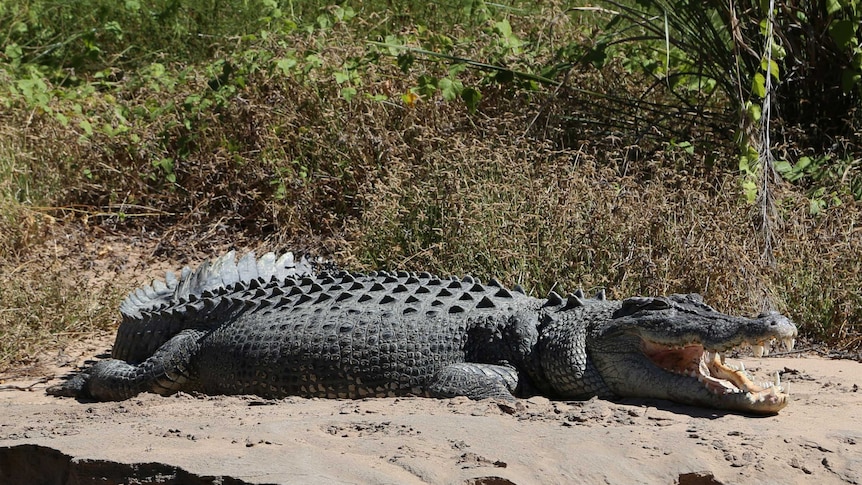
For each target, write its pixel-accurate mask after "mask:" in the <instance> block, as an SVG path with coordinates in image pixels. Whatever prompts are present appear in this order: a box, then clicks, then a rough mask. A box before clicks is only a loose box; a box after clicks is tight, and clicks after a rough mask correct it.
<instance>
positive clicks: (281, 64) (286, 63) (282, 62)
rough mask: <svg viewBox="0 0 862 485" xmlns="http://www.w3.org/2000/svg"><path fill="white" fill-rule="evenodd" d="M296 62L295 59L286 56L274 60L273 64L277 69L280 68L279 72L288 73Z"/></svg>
mask: <svg viewBox="0 0 862 485" xmlns="http://www.w3.org/2000/svg"><path fill="white" fill-rule="evenodd" d="M296 64H297V61H296V59H293V58H287V59H279V60H278V61H276V63H275V66H276V67H278V68H279V69H281V72H282V73H284V74H285V75H289V74H290V71H291V70H292V69H293V68H294V67H296Z"/></svg>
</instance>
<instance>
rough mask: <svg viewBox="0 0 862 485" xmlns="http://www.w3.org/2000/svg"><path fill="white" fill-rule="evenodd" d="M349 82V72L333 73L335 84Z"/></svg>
mask: <svg viewBox="0 0 862 485" xmlns="http://www.w3.org/2000/svg"><path fill="white" fill-rule="evenodd" d="M349 80H350V72H349V71H338V72H336V73H335V82H336V83H338V84H344V83H345V82H347V81H349Z"/></svg>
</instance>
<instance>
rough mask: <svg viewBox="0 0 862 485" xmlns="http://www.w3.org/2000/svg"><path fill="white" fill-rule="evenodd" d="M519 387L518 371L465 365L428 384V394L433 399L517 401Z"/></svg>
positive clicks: (445, 370)
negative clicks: (457, 397)
mask: <svg viewBox="0 0 862 485" xmlns="http://www.w3.org/2000/svg"><path fill="white" fill-rule="evenodd" d="M517 387H518V371H517V370H516V369H514V368H513V367H509V366H505V365H493V364H476V363H471V362H462V363H456V364H449V365H447V366H446V367H443V368H442V369H440V371H439V372H437V374H435V375H434V377H433V379H432V380H431V382H430V383H429V384H428V393H429V394H430V395H431V396H433V397H455V396H466V397H469V398H470V399H476V400H478V399H485V398H489V397H490V398H497V399H506V400H513V399H514V398H515V397H514V395H513V393H514V392H515V389H516V388H517Z"/></svg>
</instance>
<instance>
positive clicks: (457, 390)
mask: <svg viewBox="0 0 862 485" xmlns="http://www.w3.org/2000/svg"><path fill="white" fill-rule="evenodd" d="M318 269H319V268H316V267H314V264H313V262H312V261H310V260H309V259H307V258H295V257H294V255H293V254H292V253H285V254H283V255H282V256H281V257H277V256H276V255H275V254H274V253H267V254H266V255H264V256H262V257H260V258H259V259H258V258H256V257H255V255H254V253H248V254H246V255H245V256H244V257H242V258H240V259H239V260H237V258H236V253H235V252H234V251H231V252H229V253H227V254H225V255H224V256H222V257H220V258H217V259H215V260H212V261H210V262H205V263H203V264H201V265H200V266H199V267H198V268H197V269H195V270H192V269H190V268H188V267H186V268H184V269H183V270H182V272H181V274H180V275H179V277H177V276H176V275H174V274H173V273H171V272H168V273H167V274H166V276H165V279H164V281H161V280H156V281H154V282H153V283H152V284H149V285H144V286H142V287H141V288H139V289H137V290H136V291H133V292H132V293H130V294H129V296H128V297H127V298H126V299H125V301H123V303H122V304H121V306H120V311H121V314H122V322H121V324H120V326H119V328H118V331H117V337H116V340H115V343H114V345H113V348H112V354H111V358H109V359H103V360H100V361H98V362H96V363H94V364H93V365H91V366H90V367H89V368H85V369H83V370H82V371H80V372H78V373H75V374H73V375H72V376H71V377H70V378H67V380H66V381H65V382H63V383H61V384H59V385H56V386H53V387H51V388H49V389H48V393H49V394H52V395H55V396H70V397H77V398H79V399H84V400H105V401H107V400H124V399H128V398H130V397H133V396H135V395H137V394H139V393H141V392H154V393H158V394H162V395H170V394H172V393H176V392H178V391H185V392H197V393H203V394H254V395H258V396H261V397H264V398H281V397H285V396H291V395H293V396H305V397H325V398H339V399H352V398H364V397H384V396H408V395H413V396H427V397H454V396H467V397H469V398H471V399H483V398H497V399H508V400H512V399H517V398H518V397H526V396H531V395H544V396H547V397H548V398H552V399H587V398H591V397H593V396H597V397H599V398H605V399H617V398H629V397H634V398H655V399H662V400H669V401H673V402H676V403H680V404H686V405H695V406H703V407H709V408H717V409H724V410H729V411H735V412H743V413H753V414H775V413H777V412H778V411H779V410H780V409H782V408H783V407H784V406H785V405H786V404H787V402H788V395H787V394H786V393H785V391H784V389H783V387H782V385H781V383H780V378H779V376H778V374H776V376H775V378H774V380H773V381H770V382H766V383H755V382H754V381H752V379H751V376H750V375H749V374H748V373H747V372H746V371H745V369H744V367H743V366H742V365H741V364H740V365H739V366H735V365H732V364H730V363H728V362H726V360H725V357H726V354H727V353H728V352H729V351H731V350H733V349H735V348H737V347H741V346H746V345H751V346H753V347H754V349H755V353H756V354H761V355H762V353H763V352H764V351H765V350H764V349H765V346H767V345H769V343H770V342H781V343H783V344H784V345H785V347H786V348H791V349H792V346H793V342H794V341H795V337H796V335H797V330H796V326H795V325H794V324H793V322H791V321H790V320H789V319H788V318H787V317H785V316H783V315H781V314H779V313H777V312H770V313H764V314H761V315H759V316H758V317H756V318H745V317H736V316H731V315H727V314H724V313H722V312H719V311H717V310H715V309H713V308H712V307H710V306H709V305H707V304H705V303H704V302H703V299H702V298H701V296H700V295H698V294H674V295H670V296H660V297H641V296H638V297H632V298H626V299H624V300H612V299H609V298H607V297H606V296H605V292H604V291H603V290H602V291H599V292H598V293H596V294H595V295H592V296H586V295H585V294H584V293H583V292H582V291H580V290H579V291H576V292H574V293H571V294H569V295H567V296H566V297H563V296H560V295H559V294H557V293H556V292H554V291H551V292H550V293H549V295H548V296H547V297H546V298H535V297H532V296H529V295H527V294H525V292H524V291H523V289H522V288H521V287H520V286H514V287H512V288H509V287H506V286H504V285H503V284H501V283H500V282H498V281H497V280H496V279H491V280H489V281H487V282H485V283H483V282H482V281H480V280H479V279H477V278H473V277H471V276H464V277H461V278H459V277H454V276H453V277H447V278H443V277H438V276H435V275H433V274H430V273H427V272H421V273H415V272H406V271H395V272H388V271H373V272H368V273H355V272H349V271H344V270H339V269H335V268H329V269H331V270H327V271H318Z"/></svg>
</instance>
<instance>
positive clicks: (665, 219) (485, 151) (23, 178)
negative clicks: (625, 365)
mask: <svg viewBox="0 0 862 485" xmlns="http://www.w3.org/2000/svg"><path fill="white" fill-rule="evenodd" d="M334 35H335V36H336V37H337V38H338V40H337V41H334V40H333V39H320V38H314V37H309V36H303V35H297V36H296V37H295V38H292V39H291V43H289V45H290V46H291V49H294V50H296V51H299V52H303V49H309V50H311V49H316V50H315V52H317V55H318V56H319V57H320V58H321V59H322V61H323V65H324V66H341V65H342V64H343V61H344V60H345V59H348V58H350V57H357V56H361V55H362V53H363V52H364V48H363V47H362V43H361V42H360V41H356V42H348V41H347V40H346V39H345V38H344V37H343V35H344V33H343V32H340V33H336V34H334ZM329 41H331V42H329ZM265 47H266V49H265V50H266V51H267V52H269V53H271V55H273V56H274V57H276V58H277V57H279V56H282V55H288V51H286V50H285V48H284V47H281V46H280V45H277V44H273V45H268V46H265ZM612 68H613V67H612ZM428 69H429V72H435V71H434V70H435V69H439V68H438V67H435V66H429V67H428ZM619 74H620V73H598V74H597V73H580V74H573V78H572V79H570V82H571V83H572V84H573V85H579V86H582V87H590V88H595V89H602V88H603V87H604V88H607V87H608V85H607V84H603V83H611V87H612V88H613V89H617V90H618V89H621V88H626V86H628V88H630V89H632V90H636V89H638V83H637V80H636V79H633V80H630V81H629V82H628V84H621V81H620V79H621V78H622V77H623V76H620V75H619ZM415 76H416V75H415V74H412V75H405V74H403V73H402V72H401V71H400V70H398V68H397V67H396V66H394V65H390V64H387V63H385V62H380V63H378V64H372V65H370V66H368V67H367V69H366V70H365V71H364V73H363V84H362V86H361V87H360V95H359V96H357V98H355V99H354V100H353V101H351V102H346V101H344V100H342V99H339V97H338V90H339V88H340V86H339V85H338V84H337V83H336V82H335V81H334V80H333V77H332V75H331V72H328V71H325V69H324V70H321V71H312V72H310V73H309V74H307V75H304V76H300V75H296V76H293V77H289V76H283V75H278V74H277V73H276V72H273V71H272V70H266V69H263V70H258V71H254V72H249V73H247V75H246V81H245V87H243V88H242V89H240V90H239V91H238V92H237V93H235V94H234V95H232V96H229V97H228V98H227V99H226V100H225V101H224V103H223V104H221V105H218V106H215V107H212V108H208V109H201V110H199V111H195V110H194V106H189V105H188V101H187V100H188V98H189V96H191V95H202V94H203V95H207V96H212V95H213V93H212V92H211V91H208V89H209V87H208V81H209V79H208V78H207V77H206V76H205V75H203V74H202V72H201V70H197V71H196V70H192V72H191V74H189V75H188V76H186V77H185V78H184V79H183V80H182V82H181V83H178V84H176V85H174V86H173V87H171V88H170V89H167V88H164V86H162V87H159V88H156V87H153V86H152V85H140V86H135V87H132V86H131V85H132V83H133V82H134V78H133V77H132V76H130V80H129V81H128V82H129V84H130V86H129V88H128V89H125V90H121V91H120V92H121V93H123V95H124V96H125V98H123V99H119V100H118V99H116V97H115V95H113V94H111V93H110V92H106V93H102V92H96V93H93V95H92V96H90V97H88V98H87V99H85V100H77V101H75V102H78V103H82V104H83V106H82V111H83V112H84V113H87V116H89V117H90V118H91V119H93V120H97V121H100V122H104V123H110V122H112V120H114V118H113V114H112V113H114V109H115V108H116V106H117V105H120V106H122V107H123V109H125V110H126V112H127V117H128V118H129V119H130V120H131V124H132V126H131V130H130V131H129V132H128V133H126V134H120V135H114V136H108V135H103V134H99V133H96V134H94V135H93V136H89V137H82V136H81V135H82V131H81V129H80V127H79V126H78V125H76V124H74V123H70V124H69V125H67V126H64V125H62V124H61V123H58V122H57V121H56V120H55V119H53V118H51V117H50V116H48V115H46V114H45V113H40V112H37V111H33V110H30V111H27V110H13V111H10V112H7V113H5V114H2V115H0V133H2V135H3V136H2V137H0V175H2V180H0V195H2V196H0V342H2V347H0V369H2V368H3V367H5V366H8V365H10V364H11V363H21V362H24V361H26V360H28V359H31V358H32V357H33V356H34V355H36V354H38V353H39V352H41V351H43V350H44V349H46V348H53V347H56V346H57V345H60V344H61V343H62V340H63V339H69V338H78V337H79V336H80V335H83V334H88V333H91V332H95V331H100V330H105V329H110V328H112V326H113V325H114V321H115V318H114V314H115V311H116V310H115V308H116V307H117V305H118V303H119V300H120V298H121V296H120V295H122V293H123V292H124V291H127V290H128V288H129V284H130V283H129V281H131V280H132V277H133V276H134V277H137V278H139V277H140V274H141V273H142V272H144V268H149V267H150V266H149V262H150V261H154V260H158V261H166V260H170V261H182V262H184V263H185V262H190V263H194V262H195V261H196V260H199V259H201V258H203V257H205V255H215V253H217V252H220V251H222V250H223V249H224V248H226V247H231V246H232V247H239V248H258V249H259V248H267V249H275V250H284V249H289V248H300V249H311V250H314V251H315V252H322V253H324V254H330V255H332V256H333V259H335V260H337V261H340V262H342V263H343V264H345V265H346V266H349V267H351V268H357V269H370V268H373V267H400V268H408V269H420V268H421V269H427V270H431V271H435V272H440V273H458V274H460V273H472V274H476V275H478V276H480V277H483V278H487V277H490V276H496V277H497V278H499V279H501V280H503V281H505V282H507V283H510V284H514V283H521V284H523V285H524V286H525V287H526V288H527V289H528V290H530V291H532V292H534V293H535V294H544V293H545V292H546V291H548V290H550V289H551V288H556V289H557V290H558V291H559V290H560V288H562V289H564V290H570V289H574V288H577V287H584V288H585V289H589V290H595V289H598V288H607V289H608V291H609V292H610V294H611V295H612V296H614V297H625V296H628V295H632V294H666V293H672V292H690V291H697V292H702V293H704V294H705V296H706V298H707V300H708V301H710V302H711V303H714V304H715V306H717V307H719V308H720V309H723V310H726V311H730V312H739V313H756V312H757V311H759V310H761V309H762V308H764V307H767V306H769V307H775V308H777V309H779V310H781V311H784V312H786V313H787V314H789V315H790V316H791V317H793V318H794V319H795V320H796V321H798V322H799V323H800V325H801V328H802V331H803V333H804V334H806V335H807V336H809V337H813V338H816V339H819V340H820V341H822V342H827V343H830V344H831V345H833V346H836V347H841V348H848V349H854V348H855V349H858V348H859V347H860V345H862V343H860V340H859V339H860V335H862V294H860V289H859V288H860V287H862V266H860V264H862V263H860V261H862V230H860V227H859V225H860V222H859V221H860V219H862V208H860V207H859V206H858V204H857V203H854V202H853V201H852V200H845V204H844V205H843V206H840V207H838V208H833V209H828V210H826V211H825V212H824V213H822V214H821V215H820V216H818V217H812V216H809V215H808V213H807V202H806V199H805V197H804V196H803V195H800V193H799V192H796V191H794V190H793V189H792V188H790V187H788V188H786V191H785V192H782V193H780V194H779V196H780V200H781V204H782V205H781V206H780V208H781V211H782V214H783V216H784V221H785V223H784V225H783V226H782V227H780V228H779V229H778V232H777V234H776V236H777V242H778V245H777V248H776V254H775V259H776V265H775V267H768V266H766V265H765V264H763V263H762V261H761V258H760V245H759V242H758V235H757V234H758V233H757V231H756V229H755V222H754V220H755V219H754V218H753V213H752V208H751V207H750V206H748V205H746V204H745V203H744V202H743V201H742V197H741V194H740V191H739V189H738V179H737V175H736V174H735V172H734V169H733V165H734V161H733V160H734V158H733V157H734V152H733V148H732V147H730V148H729V147H727V146H726V145H725V144H723V142H721V141H717V138H715V137H714V136H713V135H712V134H711V132H709V131H706V130H705V129H704V128H702V127H701V128H699V130H701V131H689V132H688V136H689V137H690V138H689V139H690V140H691V141H693V142H694V144H695V146H696V151H695V154H694V155H690V154H687V153H685V152H682V151H679V150H673V149H665V144H664V143H662V142H661V140H662V138H661V136H658V137H653V138H652V141H650V142H649V143H647V142H641V140H639V139H638V138H637V137H636V136H634V135H630V134H629V135H627V134H626V133H625V132H619V131H614V130H610V131H608V130H606V129H604V128H603V127H601V126H598V125H595V124H578V123H575V122H573V121H572V120H576V119H582V118H584V116H580V115H581V114H584V113H586V112H587V111H589V110H591V109H593V108H595V105H590V104H586V105H585V104H584V100H583V99H582V98H578V97H577V96H574V95H569V94H566V93H561V94H559V95H558V96H557V97H554V98H549V97H548V96H547V95H546V94H542V93H535V92H525V91H520V90H518V89H514V88H512V87H507V86H502V87H499V86H498V87H487V88H483V89H484V95H485V98H484V102H483V104H482V106H481V107H480V110H479V112H478V113H476V114H475V115H470V114H469V113H468V112H467V110H466V108H465V107H464V106H463V105H461V104H460V103H451V102H449V103H447V102H443V101H442V100H441V99H440V98H439V97H437V98H432V99H426V100H422V101H420V102H418V103H416V104H413V105H407V104H405V103H404V102H402V101H401V99H400V94H402V93H404V92H406V91H407V89H409V88H410V87H412V86H414V85H415V84H416V77H415ZM574 77H578V78H577V79H574ZM608 80H612V81H608ZM365 94H384V95H386V96H387V97H388V100H387V101H383V102H381V101H375V100H371V99H368V98H366V97H365V96H364V95H365ZM53 103H55V106H54V108H55V109H57V110H69V109H70V106H69V104H68V103H67V104H64V102H63V101H60V100H54V101H53ZM155 105H158V106H173V108H170V109H165V110H164V111H163V112H161V113H159V114H158V116H148V115H147V114H146V112H147V110H148V109H149V108H150V107H152V106H155ZM134 113H138V114H134ZM537 114H538V115H539V116H538V118H537V116H536V115H537ZM593 114H595V113H593ZM607 115H608V116H613V110H610V109H608V114H607ZM627 116H629V117H631V116H633V115H631V114H630V113H627ZM534 122H535V123H534ZM133 135H134V137H135V138H132V136H133ZM660 135H661V134H660ZM656 140H658V141H656ZM716 155H717V157H716ZM164 157H171V158H173V159H174V160H175V166H174V170H175V175H176V180H177V182H176V184H173V183H171V182H169V181H168V180H167V178H166V175H165V173H164V172H163V170H162V169H161V168H159V167H154V165H153V161H154V160H159V159H161V158H164ZM713 158H717V159H718V160H719V162H717V163H713V162H711V161H710V162H708V159H709V160H712V159H713ZM45 207H56V208H57V209H53V210H51V209H45ZM65 232H68V233H71V234H74V235H75V236H74V237H64V233H65ZM139 240H146V241H149V242H151V243H152V244H150V243H148V244H145V245H143V246H142V245H137V244H131V243H129V244H126V245H123V244H118V243H117V241H126V242H129V241H139ZM105 241H109V243H110V244H111V245H113V246H115V248H114V250H112V251H111V252H110V254H111V255H113V256H111V258H116V257H121V258H122V257H123V256H121V255H123V254H125V258H130V257H131V258H133V259H135V260H136V261H137V259H138V258H137V256H142V260H141V261H137V262H136V263H135V264H130V263H128V262H125V263H122V264H113V263H111V258H109V257H107V256H105V255H103V254H101V253H100V251H99V249H98V248H99V247H101V245H103V244H108V243H106V242H105ZM58 248H60V249H58ZM58 251H59V252H60V253H62V254H65V255H72V254H74V253H75V252H76V251H77V252H79V253H80V252H83V251H88V253H87V254H86V257H83V258H82V257H71V256H68V257H55V255H56V253H57V252H58ZM118 255H119V256H118ZM105 271H108V273H107V274H109V275H111V277H110V278H105V277H100V276H99V275H100V274H105ZM133 273H134V274H133ZM149 274H150V275H155V273H153V272H150V273H149ZM114 275H116V279H115V278H114ZM106 279H107V280H109V281H105V280H106ZM555 285H558V286H555Z"/></svg>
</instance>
